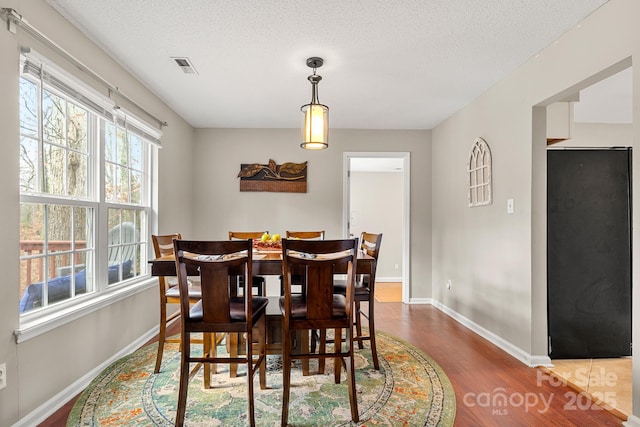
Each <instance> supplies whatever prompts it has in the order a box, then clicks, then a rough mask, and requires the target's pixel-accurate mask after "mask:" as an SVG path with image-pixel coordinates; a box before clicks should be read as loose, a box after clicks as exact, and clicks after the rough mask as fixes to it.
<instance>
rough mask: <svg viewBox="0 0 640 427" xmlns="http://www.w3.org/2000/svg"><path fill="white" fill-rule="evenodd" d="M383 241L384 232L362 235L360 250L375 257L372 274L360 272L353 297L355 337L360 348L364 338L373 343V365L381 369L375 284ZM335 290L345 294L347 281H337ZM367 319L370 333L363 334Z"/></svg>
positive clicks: (364, 233)
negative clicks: (364, 309)
mask: <svg viewBox="0 0 640 427" xmlns="http://www.w3.org/2000/svg"><path fill="white" fill-rule="evenodd" d="M381 242H382V233H380V234H374V233H367V232H363V233H362V234H361V235H360V250H362V251H363V252H364V253H366V254H368V255H369V256H371V257H372V258H373V259H374V263H373V267H372V273H371V274H359V275H358V276H357V278H356V283H355V294H354V297H353V301H354V305H355V312H354V322H355V328H356V333H355V335H354V336H353V339H354V340H355V341H357V342H358V348H360V349H362V348H363V343H362V342H363V340H364V341H369V342H370V343H371V357H372V358H373V366H374V367H375V368H376V369H377V370H380V362H379V360H378V349H377V347H376V328H375V316H374V314H375V310H374V309H375V295H374V293H375V284H376V264H377V263H378V255H379V254H380V243H381ZM334 292H337V293H340V294H343V295H344V294H345V293H346V283H345V282H344V281H336V283H335V285H334ZM363 302H366V303H367V311H366V312H365V311H363V309H362V307H361V303H363ZM363 317H364V318H365V319H367V321H368V326H369V335H363V334H362V321H361V319H362V318H363Z"/></svg>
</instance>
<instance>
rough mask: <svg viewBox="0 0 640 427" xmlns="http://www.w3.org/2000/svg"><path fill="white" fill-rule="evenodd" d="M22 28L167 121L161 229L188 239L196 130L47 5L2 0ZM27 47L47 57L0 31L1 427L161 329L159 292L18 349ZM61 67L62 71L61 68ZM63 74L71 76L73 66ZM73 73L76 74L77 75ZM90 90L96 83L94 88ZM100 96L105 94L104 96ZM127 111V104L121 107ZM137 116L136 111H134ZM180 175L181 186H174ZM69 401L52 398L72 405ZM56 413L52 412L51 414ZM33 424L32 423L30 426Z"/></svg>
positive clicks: (162, 158)
mask: <svg viewBox="0 0 640 427" xmlns="http://www.w3.org/2000/svg"><path fill="white" fill-rule="evenodd" d="M2 7H7V8H14V9H16V10H17V12H18V13H20V14H22V15H23V16H24V17H25V19H26V20H27V21H29V22H30V23H31V24H32V25H34V26H35V27H36V28H38V29H39V30H40V31H41V32H43V33H45V34H46V35H47V36H49V37H50V38H51V39H52V40H54V41H55V42H56V43H58V44H59V45H61V46H64V48H65V49H66V50H67V51H69V52H70V53H71V54H72V55H74V56H76V57H77V58H78V59H80V60H81V61H82V62H84V63H85V64H86V65H88V66H89V67H90V68H92V69H94V70H99V74H100V75H101V76H102V77H103V78H105V79H106V80H107V81H109V82H111V83H112V84H114V85H115V86H118V87H119V88H120V89H121V90H122V91H123V92H124V93H126V94H127V95H129V96H130V97H131V98H133V99H135V100H136V102H138V103H139V104H141V105H142V106H144V107H145V109H147V110H149V111H150V112H152V113H153V114H154V115H156V116H157V117H160V118H162V119H163V120H166V121H167V122H168V123H169V126H168V127H165V128H164V129H163V132H164V136H163V138H162V143H163V145H164V148H163V149H162V150H161V151H160V160H159V170H160V172H159V186H160V191H159V208H158V211H159V212H160V216H159V230H160V232H174V231H182V232H184V233H186V234H188V233H191V232H192V224H191V200H192V194H191V192H190V190H189V187H188V186H185V184H188V183H189V182H190V180H191V173H190V165H191V163H192V144H193V130H192V128H191V127H190V126H189V125H188V124H186V123H185V122H184V121H183V120H182V119H181V118H180V117H178V116H177V115H176V114H175V113H174V112H172V111H171V110H170V109H169V108H168V107H167V106H166V105H165V104H163V103H162V102H161V101H160V100H159V99H157V98H156V97H155V96H153V95H152V94H151V93H150V92H149V91H148V90H147V89H146V88H145V87H144V86H143V85H142V84H140V83H139V82H137V81H135V80H134V79H133V78H132V77H131V76H130V75H129V74H128V73H127V72H125V71H124V70H123V69H122V68H121V67H120V66H118V65H117V64H116V63H115V62H114V61H112V60H111V59H110V58H109V57H108V56H107V55H105V54H104V53H102V52H101V51H100V50H99V49H98V48H97V47H96V46H95V45H94V44H93V43H91V42H89V41H88V40H87V39H86V38H85V37H83V36H82V35H81V34H80V33H79V32H78V31H77V30H75V29H74V28H73V27H72V26H70V25H69V24H68V23H67V21H65V20H64V19H63V18H62V17H61V16H59V15H58V14H57V13H56V12H55V11H53V10H52V9H51V8H50V7H49V6H48V5H47V4H46V2H45V1H44V0H7V1H5V2H3V4H2ZM23 45H28V46H31V47H32V48H35V49H38V50H39V51H40V52H41V53H43V54H49V55H51V56H52V57H53V58H52V59H55V60H58V58H57V57H54V56H55V55H53V54H51V53H50V52H48V51H47V49H45V48H44V47H42V46H39V45H38V43H36V42H34V41H33V40H31V39H30V37H29V36H27V35H26V34H24V33H23V32H22V31H20V30H19V31H18V34H17V35H14V34H12V33H10V32H9V31H7V30H6V26H5V22H4V21H2V25H1V28H0V58H2V60H0V94H1V95H0V141H1V144H2V150H3V151H2V153H3V155H2V156H0V182H2V185H1V186H0V199H1V200H2V204H3V207H2V221H0V234H1V235H2V236H4V243H3V245H1V246H0V271H2V277H3V282H2V285H1V286H0V363H3V362H6V363H7V370H8V372H7V387H6V388H5V389H3V390H0V425H2V426H9V425H12V424H14V423H16V422H17V421H18V420H19V419H20V418H24V417H27V416H28V415H30V414H31V413H32V411H34V410H35V409H36V408H38V407H39V406H41V405H44V406H45V407H43V408H40V409H41V410H45V411H46V410H47V408H46V405H47V404H51V403H50V400H51V399H56V395H57V394H58V393H60V392H61V391H63V390H64V389H65V388H67V387H69V386H71V385H73V383H74V382H75V381H77V380H79V379H80V378H81V377H82V376H83V375H85V374H87V373H88V372H90V371H91V370H92V369H94V368H96V367H97V366H99V365H100V364H101V363H103V362H104V361H105V360H107V359H109V358H111V357H112V356H113V355H114V354H116V353H118V352H119V351H120V350H122V349H123V348H125V347H127V346H128V345H129V344H131V343H132V342H135V341H136V340H137V339H139V338H140V337H142V336H143V335H144V334H145V333H147V332H148V331H152V330H154V328H155V327H156V325H157V323H158V316H159V315H158V295H157V292H158V291H157V288H156V286H152V287H150V288H148V289H147V290H146V291H144V292H141V293H138V294H136V295H134V296H131V297H129V298H126V299H124V300H121V301H119V302H117V303H114V304H113V305H111V306H109V307H108V308H104V309H102V310H99V311H96V312H93V313H91V314H89V315H87V316H85V317H83V318H82V319H80V320H76V321H73V322H71V323H67V324H65V325H63V326H62V327H59V328H56V329H54V330H52V331H51V332H48V333H45V334H43V335H40V336H37V337H35V338H32V339H30V340H28V341H26V342H24V343H21V344H19V345H18V344H16V342H15V338H14V335H13V331H14V330H15V329H16V328H17V327H18V326H19V315H18V301H19V300H20V295H19V289H18V283H19V280H18V274H19V273H18V266H19V262H18V254H19V234H18V213H19V192H18V146H19V144H18V141H19V139H18V76H19V73H18V70H19V65H18V64H19V51H20V46H23ZM58 62H59V63H60V65H65V64H64V63H63V62H61V61H58ZM67 68H69V69H70V70H73V69H74V68H73V67H69V66H68V65H67ZM77 73H78V72H77V70H76V74H77ZM94 85H95V84H94ZM102 92H103V93H105V92H106V91H105V90H102ZM125 106H126V105H125ZM134 111H135V110H134ZM176 176H180V177H181V178H180V179H176V178H175V177H176ZM70 397H71V396H70V395H69V394H66V395H61V396H58V397H57V399H69V398H70ZM54 409H55V408H54ZM35 421H36V420H32V422H35Z"/></svg>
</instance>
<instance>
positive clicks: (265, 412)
mask: <svg viewBox="0 0 640 427" xmlns="http://www.w3.org/2000/svg"><path fill="white" fill-rule="evenodd" d="M376 338H377V342H378V355H379V357H380V370H379V371H376V370H375V369H374V368H373V363H372V361H371V352H370V350H369V348H368V346H367V345H365V348H364V349H363V350H358V349H357V346H356V362H355V364H356V389H357V395H358V410H359V415H360V422H359V423H358V424H357V425H361V426H451V425H453V421H454V418H455V412H456V407H455V405H456V399H455V394H454V391H453V387H452V386H451V383H450V381H449V379H448V378H447V376H446V375H445V374H444V372H443V371H442V369H441V368H440V367H439V366H438V365H437V364H436V363H435V362H434V361H433V360H431V358H429V357H428V356H427V355H425V354H424V353H423V352H421V351H419V350H418V349H416V348H415V347H413V346H411V345H409V344H408V343H406V342H404V341H402V340H399V339H397V338H395V337H392V336H390V335H387V334H384V333H382V332H378V333H377V334H376ZM192 351H193V352H201V345H197V344H193V345H192ZM155 357H156V345H155V344H152V345H147V346H145V347H142V348H141V349H140V350H138V351H136V352H135V353H133V354H131V355H129V356H126V357H124V358H122V359H120V360H118V361H117V362H114V363H113V364H112V365H111V366H109V367H108V368H107V369H105V370H104V371H103V372H102V373H101V374H100V375H99V376H98V377H96V378H95V379H94V380H93V381H92V383H91V384H90V385H89V387H87V389H86V390H85V391H84V392H83V393H82V395H81V396H80V398H79V399H78V400H77V402H76V403H75V405H74V407H73V409H72V410H71V413H70V414H69V419H68V421H67V426H68V427H71V426H172V425H173V424H174V421H175V415H176V408H177V398H178V383H179V370H180V369H179V366H180V353H179V351H178V345H177V344H167V345H166V347H165V351H164V358H163V362H162V370H161V371H160V373H158V374H154V373H153V368H154V364H155ZM314 362H315V364H314ZM298 365H299V364H298ZM192 366H193V365H192ZM332 367H333V363H332V362H331V359H328V360H327V363H326V369H325V374H323V375H320V374H317V360H312V361H311V373H312V375H309V376H302V372H301V369H300V367H299V366H295V365H294V367H293V369H292V371H291V398H290V406H289V424H290V425H292V426H323V427H331V426H352V425H355V424H354V423H352V422H351V415H350V409H349V398H348V394H347V382H346V377H345V373H344V369H343V371H342V372H343V373H342V381H341V383H340V384H335V383H334V381H333V371H332ZM246 381H247V379H246V370H244V367H242V366H240V367H239V368H238V377H237V378H229V371H228V365H218V373H217V374H215V375H213V377H212V381H211V385H212V388H210V389H204V387H203V384H204V383H203V370H202V369H200V370H199V371H198V373H197V374H196V375H195V377H193V378H192V379H191V381H190V383H189V392H188V396H187V410H186V417H185V425H187V426H225V427H226V426H246V425H248V419H247V408H248V405H247V387H246ZM254 384H255V386H254V395H255V408H256V410H255V416H256V424H257V425H258V426H279V425H280V415H281V410H282V360H281V357H280V356H268V359H267V389H266V390H261V389H260V386H259V381H258V375H257V374H256V376H255V378H254Z"/></svg>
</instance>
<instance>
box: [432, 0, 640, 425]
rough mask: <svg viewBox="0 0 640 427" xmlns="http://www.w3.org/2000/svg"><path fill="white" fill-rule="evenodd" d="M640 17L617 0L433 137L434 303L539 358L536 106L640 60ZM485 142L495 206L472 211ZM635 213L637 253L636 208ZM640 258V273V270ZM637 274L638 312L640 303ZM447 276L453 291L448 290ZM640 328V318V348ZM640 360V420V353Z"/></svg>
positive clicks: (639, 374)
mask: <svg viewBox="0 0 640 427" xmlns="http://www.w3.org/2000/svg"><path fill="white" fill-rule="evenodd" d="M638 16H640V2H637V1H634V0H611V1H610V2H608V3H607V4H605V5H604V6H603V7H602V8H600V9H599V10H597V11H596V12H594V13H593V14H592V15H590V16H589V17H588V18H587V19H585V20H584V21H583V22H582V23H581V25H580V26H579V27H576V28H574V29H572V30H571V31H569V32H567V33H566V34H565V35H564V36H563V37H561V38H560V39H559V41H558V43H554V44H552V45H550V46H549V47H547V48H546V49H544V50H542V51H541V52H540V53H539V54H538V55H536V57H535V58H532V59H530V60H529V61H527V62H526V63H525V64H524V65H523V66H521V67H520V68H519V69H518V70H517V71H516V72H515V73H513V74H512V75H511V76H509V77H508V78H506V79H504V80H502V81H500V82H499V83H497V84H496V85H494V86H493V87H492V88H491V89H490V90H488V91H487V92H485V93H484V94H482V95H481V96H479V97H478V98H477V99H476V100H475V101H473V102H472V103H470V104H469V105H467V106H466V107H465V108H464V109H462V110H461V111H459V112H457V113H456V114H454V115H453V116H452V117H450V118H449V119H448V120H446V121H445V122H443V123H442V124H441V125H439V126H438V127H436V128H435V129H434V130H433V159H434V161H433V176H434V179H433V182H434V187H433V202H432V204H433V296H434V298H437V299H438V300H440V301H441V302H442V303H443V304H444V305H445V306H447V307H449V308H451V309H452V310H455V311H456V312H457V313H459V314H460V315H462V316H464V317H466V318H467V319H470V320H471V321H472V322H474V323H475V324H477V325H479V326H480V327H482V328H485V329H486V330H488V331H490V332H491V333H493V334H495V335H496V336H497V337H499V338H500V339H503V340H505V341H506V342H508V343H510V344H512V345H514V346H516V347H517V348H519V349H522V350H523V352H525V353H528V354H530V355H532V356H534V357H537V356H546V354H547V347H546V334H547V326H546V132H545V131H544V126H545V123H544V120H545V114H544V109H543V111H542V114H541V112H540V110H539V109H536V108H534V106H536V105H542V106H544V105H548V104H550V103H552V102H554V101H557V100H559V99H562V98H563V97H564V96H566V95H568V94H570V93H575V91H576V90H580V89H582V88H584V87H586V86H589V85H590V84H592V83H594V81H596V80H598V79H601V78H604V77H606V76H608V75H610V74H613V73H614V72H617V71H620V68H621V67H625V66H628V65H630V63H631V60H633V59H635V60H637V58H640V26H638V23H637V17H638ZM630 58H631V60H630ZM594 76H595V77H594ZM633 81H634V84H633V87H634V89H633V90H634V107H635V108H634V118H633V123H634V124H633V125H631V127H630V129H629V134H628V135H630V136H631V139H632V140H635V141H637V140H638V138H640V108H639V102H640V67H637V66H636V67H634V69H633ZM478 136H481V137H483V138H484V139H485V140H486V141H487V142H488V143H489V145H490V146H491V150H492V154H493V190H494V193H493V194H494V203H493V205H491V206H487V207H482V208H473V209H470V208H468V207H467V206H466V190H465V188H466V184H467V181H466V174H465V173H464V170H465V163H466V159H467V156H468V152H469V149H470V147H471V145H472V143H473V140H474V138H475V137H478ZM639 157H640V156H634V160H633V162H634V165H633V170H634V176H633V188H634V196H633V200H634V205H636V204H637V203H639V202H640V197H639V196H640V186H639V184H640V159H639ZM435 177H437V179H436V178H435ZM508 198H514V199H515V213H514V214H507V212H506V206H505V205H506V200H507V199H508ZM633 212H634V216H633V223H634V231H633V233H634V237H633V242H634V247H638V244H639V243H640V236H639V235H638V227H637V224H638V221H639V220H640V209H638V206H637V205H636V206H634V209H633ZM637 260H638V257H634V266H633V271H640V270H639V269H638V267H639V266H640V265H639V264H638V261H637ZM638 277H639V276H638V275H637V274H635V275H634V279H633V282H634V284H633V288H634V297H633V300H634V305H636V304H637V301H639V298H640V290H639V289H640V286H639V285H640V281H639V280H638ZM447 279H452V282H453V286H452V289H451V290H446V289H445V288H444V284H445V283H446V280H447ZM633 312H635V313H637V312H638V310H637V309H635V310H633ZM639 331H640V321H639V319H638V318H637V316H636V317H634V319H633V337H634V341H636V342H637V341H638V339H639V338H640V332H639ZM633 359H634V363H633V365H634V374H633V377H634V390H633V395H634V403H635V404H634V407H635V408H636V409H635V410H634V413H635V414H636V415H637V414H640V354H638V353H637V352H636V353H635V354H634V356H633Z"/></svg>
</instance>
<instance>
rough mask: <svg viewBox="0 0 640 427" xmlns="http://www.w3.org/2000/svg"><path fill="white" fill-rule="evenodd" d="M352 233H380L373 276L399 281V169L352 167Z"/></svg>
mask: <svg viewBox="0 0 640 427" xmlns="http://www.w3.org/2000/svg"><path fill="white" fill-rule="evenodd" d="M350 185H351V202H350V205H351V212H352V213H353V212H357V216H358V220H357V223H355V222H354V221H353V220H352V221H351V233H352V234H353V235H354V237H359V236H360V234H361V233H362V232H363V231H364V232H368V233H382V245H381V247H380V254H379V256H378V264H377V269H376V280H378V281H396V282H400V281H402V220H403V218H402V207H403V200H402V199H403V197H402V195H403V185H404V177H403V174H402V172H355V171H351V184H350ZM396 266H398V267H397V268H396Z"/></svg>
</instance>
